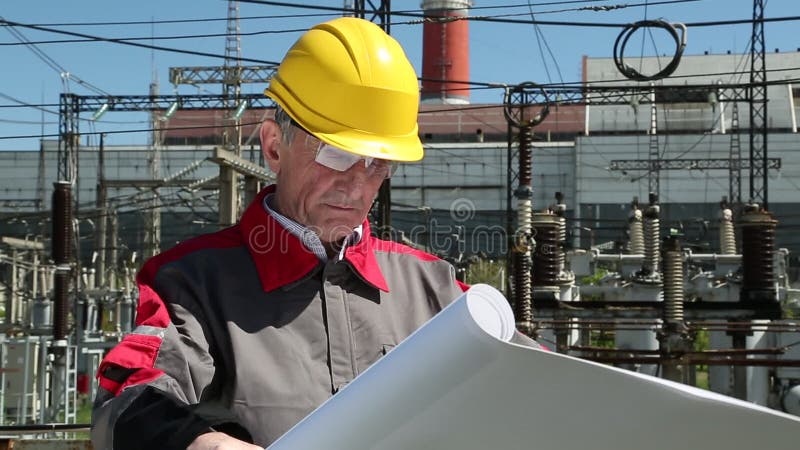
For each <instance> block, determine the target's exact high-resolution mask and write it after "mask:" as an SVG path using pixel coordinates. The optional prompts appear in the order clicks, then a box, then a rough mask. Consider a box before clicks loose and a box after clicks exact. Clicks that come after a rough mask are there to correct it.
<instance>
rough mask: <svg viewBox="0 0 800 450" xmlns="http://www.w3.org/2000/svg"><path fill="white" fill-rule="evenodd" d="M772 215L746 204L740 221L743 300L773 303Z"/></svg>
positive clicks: (773, 254)
mask: <svg viewBox="0 0 800 450" xmlns="http://www.w3.org/2000/svg"><path fill="white" fill-rule="evenodd" d="M777 225H778V221H777V220H775V219H774V218H773V217H772V214H770V213H769V212H767V211H765V210H763V209H761V208H759V206H758V205H749V206H748V207H747V208H746V209H745V212H744V213H743V214H742V217H741V219H740V220H739V226H740V227H741V230H742V299H743V300H775V299H776V291H775V260H774V258H775V227H776V226H777Z"/></svg>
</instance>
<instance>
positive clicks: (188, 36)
mask: <svg viewBox="0 0 800 450" xmlns="http://www.w3.org/2000/svg"><path fill="white" fill-rule="evenodd" d="M304 31H308V28H293V29H283V30H262V31H252V32H246V33H242V32H239V33H236V34H235V36H259V35H265V34H285V33H302V32H304ZM227 36H228V34H227V33H215V34H181V35H173V36H139V37H114V38H94V37H93V38H86V39H54V40H46V41H31V42H29V43H30V44H73V43H81V42H103V41H109V40H111V41H115V42H117V41H118V42H135V41H168V40H181V39H207V38H216V37H227ZM27 44H28V43H24V42H22V43H20V42H0V46H6V47H8V46H17V45H27Z"/></svg>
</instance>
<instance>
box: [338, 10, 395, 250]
mask: <svg viewBox="0 0 800 450" xmlns="http://www.w3.org/2000/svg"><path fill="white" fill-rule="evenodd" d="M367 5H369V9H368V8H367ZM344 6H345V9H349V8H352V11H353V16H355V17H358V18H361V19H367V20H369V21H371V22H374V23H376V24H378V25H379V26H380V27H381V28H382V29H383V31H385V32H386V34H390V33H389V31H390V25H391V24H390V16H391V13H392V8H391V1H390V0H380V1H375V2H373V1H372V0H345V2H344ZM373 211H374V213H375V218H376V220H375V222H376V223H375V229H376V230H377V232H378V235H379V236H380V237H382V238H384V239H389V238H390V236H391V231H390V230H391V226H392V184H391V180H389V179H387V180H385V181H384V182H383V184H382V185H381V188H380V190H379V191H378V198H377V200H376V201H375V205H374V206H373Z"/></svg>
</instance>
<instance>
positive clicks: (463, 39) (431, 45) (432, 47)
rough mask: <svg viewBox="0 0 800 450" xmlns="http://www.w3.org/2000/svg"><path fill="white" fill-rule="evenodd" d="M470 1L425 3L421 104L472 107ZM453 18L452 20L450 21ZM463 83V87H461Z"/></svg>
mask: <svg viewBox="0 0 800 450" xmlns="http://www.w3.org/2000/svg"><path fill="white" fill-rule="evenodd" d="M471 6H472V1H471V0H423V2H422V9H423V10H424V11H425V17H429V18H432V19H444V20H432V21H429V22H425V25H424V26H423V31H422V48H423V49H422V78H423V80H422V102H423V103H444V104H467V103H469V85H468V84H467V83H465V82H466V81H468V80H469V21H467V20H458V18H461V17H466V16H467V12H468V11H467V10H468V9H469V8H470V7H471ZM447 18H452V19H449V20H448V19H447ZM459 81H460V83H459Z"/></svg>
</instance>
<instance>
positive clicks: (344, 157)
mask: <svg viewBox="0 0 800 450" xmlns="http://www.w3.org/2000/svg"><path fill="white" fill-rule="evenodd" d="M361 160H363V161H364V165H365V167H366V168H367V175H369V176H380V177H381V178H390V177H391V176H392V175H393V174H394V171H395V170H396V169H397V166H396V164H394V163H393V162H392V161H387V160H385V159H378V158H370V157H363V156H361V155H356V154H355V153H350V152H347V151H344V150H341V149H339V148H337V147H334V146H332V145H329V144H325V143H320V145H319V149H318V150H317V156H316V158H315V159H314V161H316V162H317V163H318V164H322V165H323V166H325V167H327V168H329V169H333V170H337V171H339V172H344V171H346V170H348V169H350V168H351V167H353V165H354V164H356V163H358V162H360V161H361Z"/></svg>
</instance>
